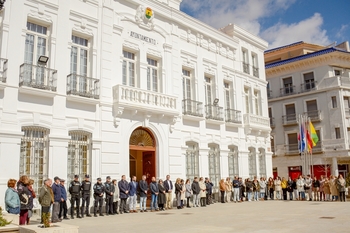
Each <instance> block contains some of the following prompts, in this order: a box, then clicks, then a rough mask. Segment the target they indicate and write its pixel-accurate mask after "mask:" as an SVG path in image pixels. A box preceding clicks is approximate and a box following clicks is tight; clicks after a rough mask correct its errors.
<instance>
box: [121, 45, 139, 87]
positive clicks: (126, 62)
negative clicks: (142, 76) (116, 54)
mask: <svg viewBox="0 0 350 233" xmlns="http://www.w3.org/2000/svg"><path fill="white" fill-rule="evenodd" d="M123 55H124V59H123V85H128V86H131V87H135V76H136V72H135V54H134V53H131V52H128V51H123Z"/></svg>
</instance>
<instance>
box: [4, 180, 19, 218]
mask: <svg viewBox="0 0 350 233" xmlns="http://www.w3.org/2000/svg"><path fill="white" fill-rule="evenodd" d="M16 183H17V181H16V180H15V179H9V180H8V182H7V187H8V188H7V190H6V193H5V209H6V211H7V212H8V213H9V214H19V212H20V206H21V202H20V200H19V196H18V192H17V189H16Z"/></svg>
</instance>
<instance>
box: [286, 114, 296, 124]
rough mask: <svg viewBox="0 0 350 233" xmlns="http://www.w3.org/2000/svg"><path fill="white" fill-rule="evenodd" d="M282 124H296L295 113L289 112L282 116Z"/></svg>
mask: <svg viewBox="0 0 350 233" xmlns="http://www.w3.org/2000/svg"><path fill="white" fill-rule="evenodd" d="M282 122H283V125H296V124H297V123H298V122H297V114H295V113H294V114H289V115H284V116H282Z"/></svg>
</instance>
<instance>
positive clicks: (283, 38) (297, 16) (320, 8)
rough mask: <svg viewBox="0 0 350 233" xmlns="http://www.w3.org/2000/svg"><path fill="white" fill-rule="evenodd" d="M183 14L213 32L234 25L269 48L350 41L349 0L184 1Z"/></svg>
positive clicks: (182, 5)
mask: <svg viewBox="0 0 350 233" xmlns="http://www.w3.org/2000/svg"><path fill="white" fill-rule="evenodd" d="M181 10H182V11H183V12H185V13H187V14H189V15H191V16H192V17H194V18H197V19H199V20H201V21H203V22H205V23H207V24H209V25H211V26H212V27H214V28H220V27H224V26H225V25H227V24H229V23H234V24H236V25H238V26H240V27H242V28H244V29H246V30H247V31H249V32H251V33H252V34H254V35H258V36H260V37H262V38H263V39H265V40H266V41H268V42H269V48H274V47H278V46H281V45H285V44H290V43H293V42H297V41H301V40H302V41H305V42H310V43H315V44H320V45H329V44H331V43H333V42H337V43H341V42H343V41H346V40H347V41H349V40H350V0H183V2H182V3H181Z"/></svg>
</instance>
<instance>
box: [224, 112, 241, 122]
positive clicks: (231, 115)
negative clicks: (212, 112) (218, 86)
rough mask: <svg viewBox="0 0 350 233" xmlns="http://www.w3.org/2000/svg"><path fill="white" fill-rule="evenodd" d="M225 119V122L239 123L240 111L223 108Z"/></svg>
mask: <svg viewBox="0 0 350 233" xmlns="http://www.w3.org/2000/svg"><path fill="white" fill-rule="evenodd" d="M225 120H226V122H230V123H237V124H241V123H242V113H241V111H238V110H234V109H225Z"/></svg>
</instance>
